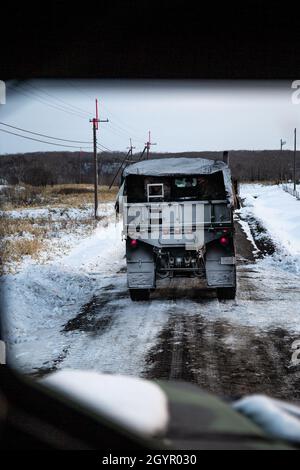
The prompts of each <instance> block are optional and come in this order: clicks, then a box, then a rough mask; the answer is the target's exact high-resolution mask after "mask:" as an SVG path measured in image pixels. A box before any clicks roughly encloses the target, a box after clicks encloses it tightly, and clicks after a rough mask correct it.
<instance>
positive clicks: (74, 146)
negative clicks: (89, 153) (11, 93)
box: [0, 129, 91, 150]
mask: <svg viewBox="0 0 300 470" xmlns="http://www.w3.org/2000/svg"><path fill="white" fill-rule="evenodd" d="M0 132H5V133H6V134H12V135H15V136H17V137H22V138H23V139H28V140H34V141H35V142H42V143H43V144H49V145H55V146H58V147H70V148H76V149H78V148H86V149H87V148H88V149H90V150H91V147H80V146H79V145H66V144H57V143H55V142H47V141H45V140H41V139H35V138H34V137H29V136H27V135H21V134H17V133H16V132H11V131H6V130H4V129H0Z"/></svg>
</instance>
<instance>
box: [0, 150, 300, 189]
mask: <svg viewBox="0 0 300 470" xmlns="http://www.w3.org/2000/svg"><path fill="white" fill-rule="evenodd" d="M125 155H126V154H125V153H122V152H100V153H99V155H98V160H99V181H100V184H103V185H109V184H110V182H111V180H112V178H113V176H114V175H115V173H116V171H117V169H118V168H119V165H120V162H121V161H122V160H123V159H124V157H125ZM139 156H140V154H138V153H136V154H134V155H133V160H134V161H136V160H138V159H139ZM169 157H190V158H196V157H201V158H209V159H214V160H222V152H212V151H210V152H204V151H203V152H179V153H166V152H165V153H163V152H157V153H151V158H169ZM229 158H230V167H231V171H232V175H233V177H234V178H236V179H237V180H239V181H262V180H278V181H281V180H284V179H292V178H293V152H292V151H290V150H282V151H280V150H232V151H230V152H229ZM296 161H297V176H298V175H299V168H298V167H300V152H297V155H296ZM298 162H299V164H298ZM0 179H1V181H3V180H4V181H7V183H8V184H21V183H24V184H31V185H33V186H43V185H54V184H67V183H73V184H74V183H75V184H78V183H92V182H93V154H92V153H91V152H79V151H78V152H34V153H18V154H5V155H0ZM119 180H120V175H119V177H118V178H117V180H116V184H118V183H119Z"/></svg>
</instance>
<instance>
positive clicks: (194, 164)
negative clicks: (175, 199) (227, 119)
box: [123, 158, 233, 203]
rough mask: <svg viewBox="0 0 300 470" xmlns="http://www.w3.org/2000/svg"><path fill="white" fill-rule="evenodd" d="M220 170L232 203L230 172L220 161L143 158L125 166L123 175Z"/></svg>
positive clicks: (205, 173) (189, 173)
mask: <svg viewBox="0 0 300 470" xmlns="http://www.w3.org/2000/svg"><path fill="white" fill-rule="evenodd" d="M218 171H222V173H223V179H224V185H225V190H226V193H227V196H228V199H229V200H230V202H231V203H233V194H232V183H231V173H230V170H229V167H228V166H227V165H226V164H225V163H224V162H222V161H215V160H208V159H205V158H157V159H152V160H143V161H141V162H138V163H134V164H132V165H129V166H128V167H126V168H125V170H124V172H123V176H124V177H125V178H126V177H127V176H128V175H143V176H178V175H209V174H212V173H216V172H218Z"/></svg>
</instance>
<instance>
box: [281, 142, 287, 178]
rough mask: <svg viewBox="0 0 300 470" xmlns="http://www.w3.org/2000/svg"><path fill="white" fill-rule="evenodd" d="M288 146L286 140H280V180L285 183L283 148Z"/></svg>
mask: <svg viewBox="0 0 300 470" xmlns="http://www.w3.org/2000/svg"><path fill="white" fill-rule="evenodd" d="M285 144H286V141H285V140H282V139H280V179H281V181H283V179H284V175H283V174H282V173H283V172H282V148H283V146H284V145H285Z"/></svg>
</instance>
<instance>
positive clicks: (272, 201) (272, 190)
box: [240, 184, 300, 273]
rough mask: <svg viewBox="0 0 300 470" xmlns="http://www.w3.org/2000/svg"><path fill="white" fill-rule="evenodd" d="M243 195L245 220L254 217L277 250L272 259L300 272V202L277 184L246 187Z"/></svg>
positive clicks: (242, 190) (242, 186)
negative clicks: (264, 229) (266, 232)
mask: <svg viewBox="0 0 300 470" xmlns="http://www.w3.org/2000/svg"><path fill="white" fill-rule="evenodd" d="M240 194H241V197H242V199H244V206H245V207H243V208H242V209H241V210H240V214H241V216H242V218H243V219H245V220H247V218H248V217H249V216H254V217H255V218H256V219H257V220H259V221H260V222H261V224H262V226H263V227H264V228H266V230H267V231H268V232H269V234H270V236H271V238H272V240H273V242H274V243H275V245H276V246H277V248H278V252H277V254H275V255H274V256H273V260H275V261H276V262H278V263H279V264H280V263H281V266H282V267H285V268H286V269H291V267H293V269H294V270H295V272H298V273H299V272H300V201H298V200H297V199H296V198H294V197H293V196H291V195H290V194H288V193H286V192H285V191H283V189H282V188H281V187H280V186H278V185H261V184H244V185H241V189H240Z"/></svg>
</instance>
